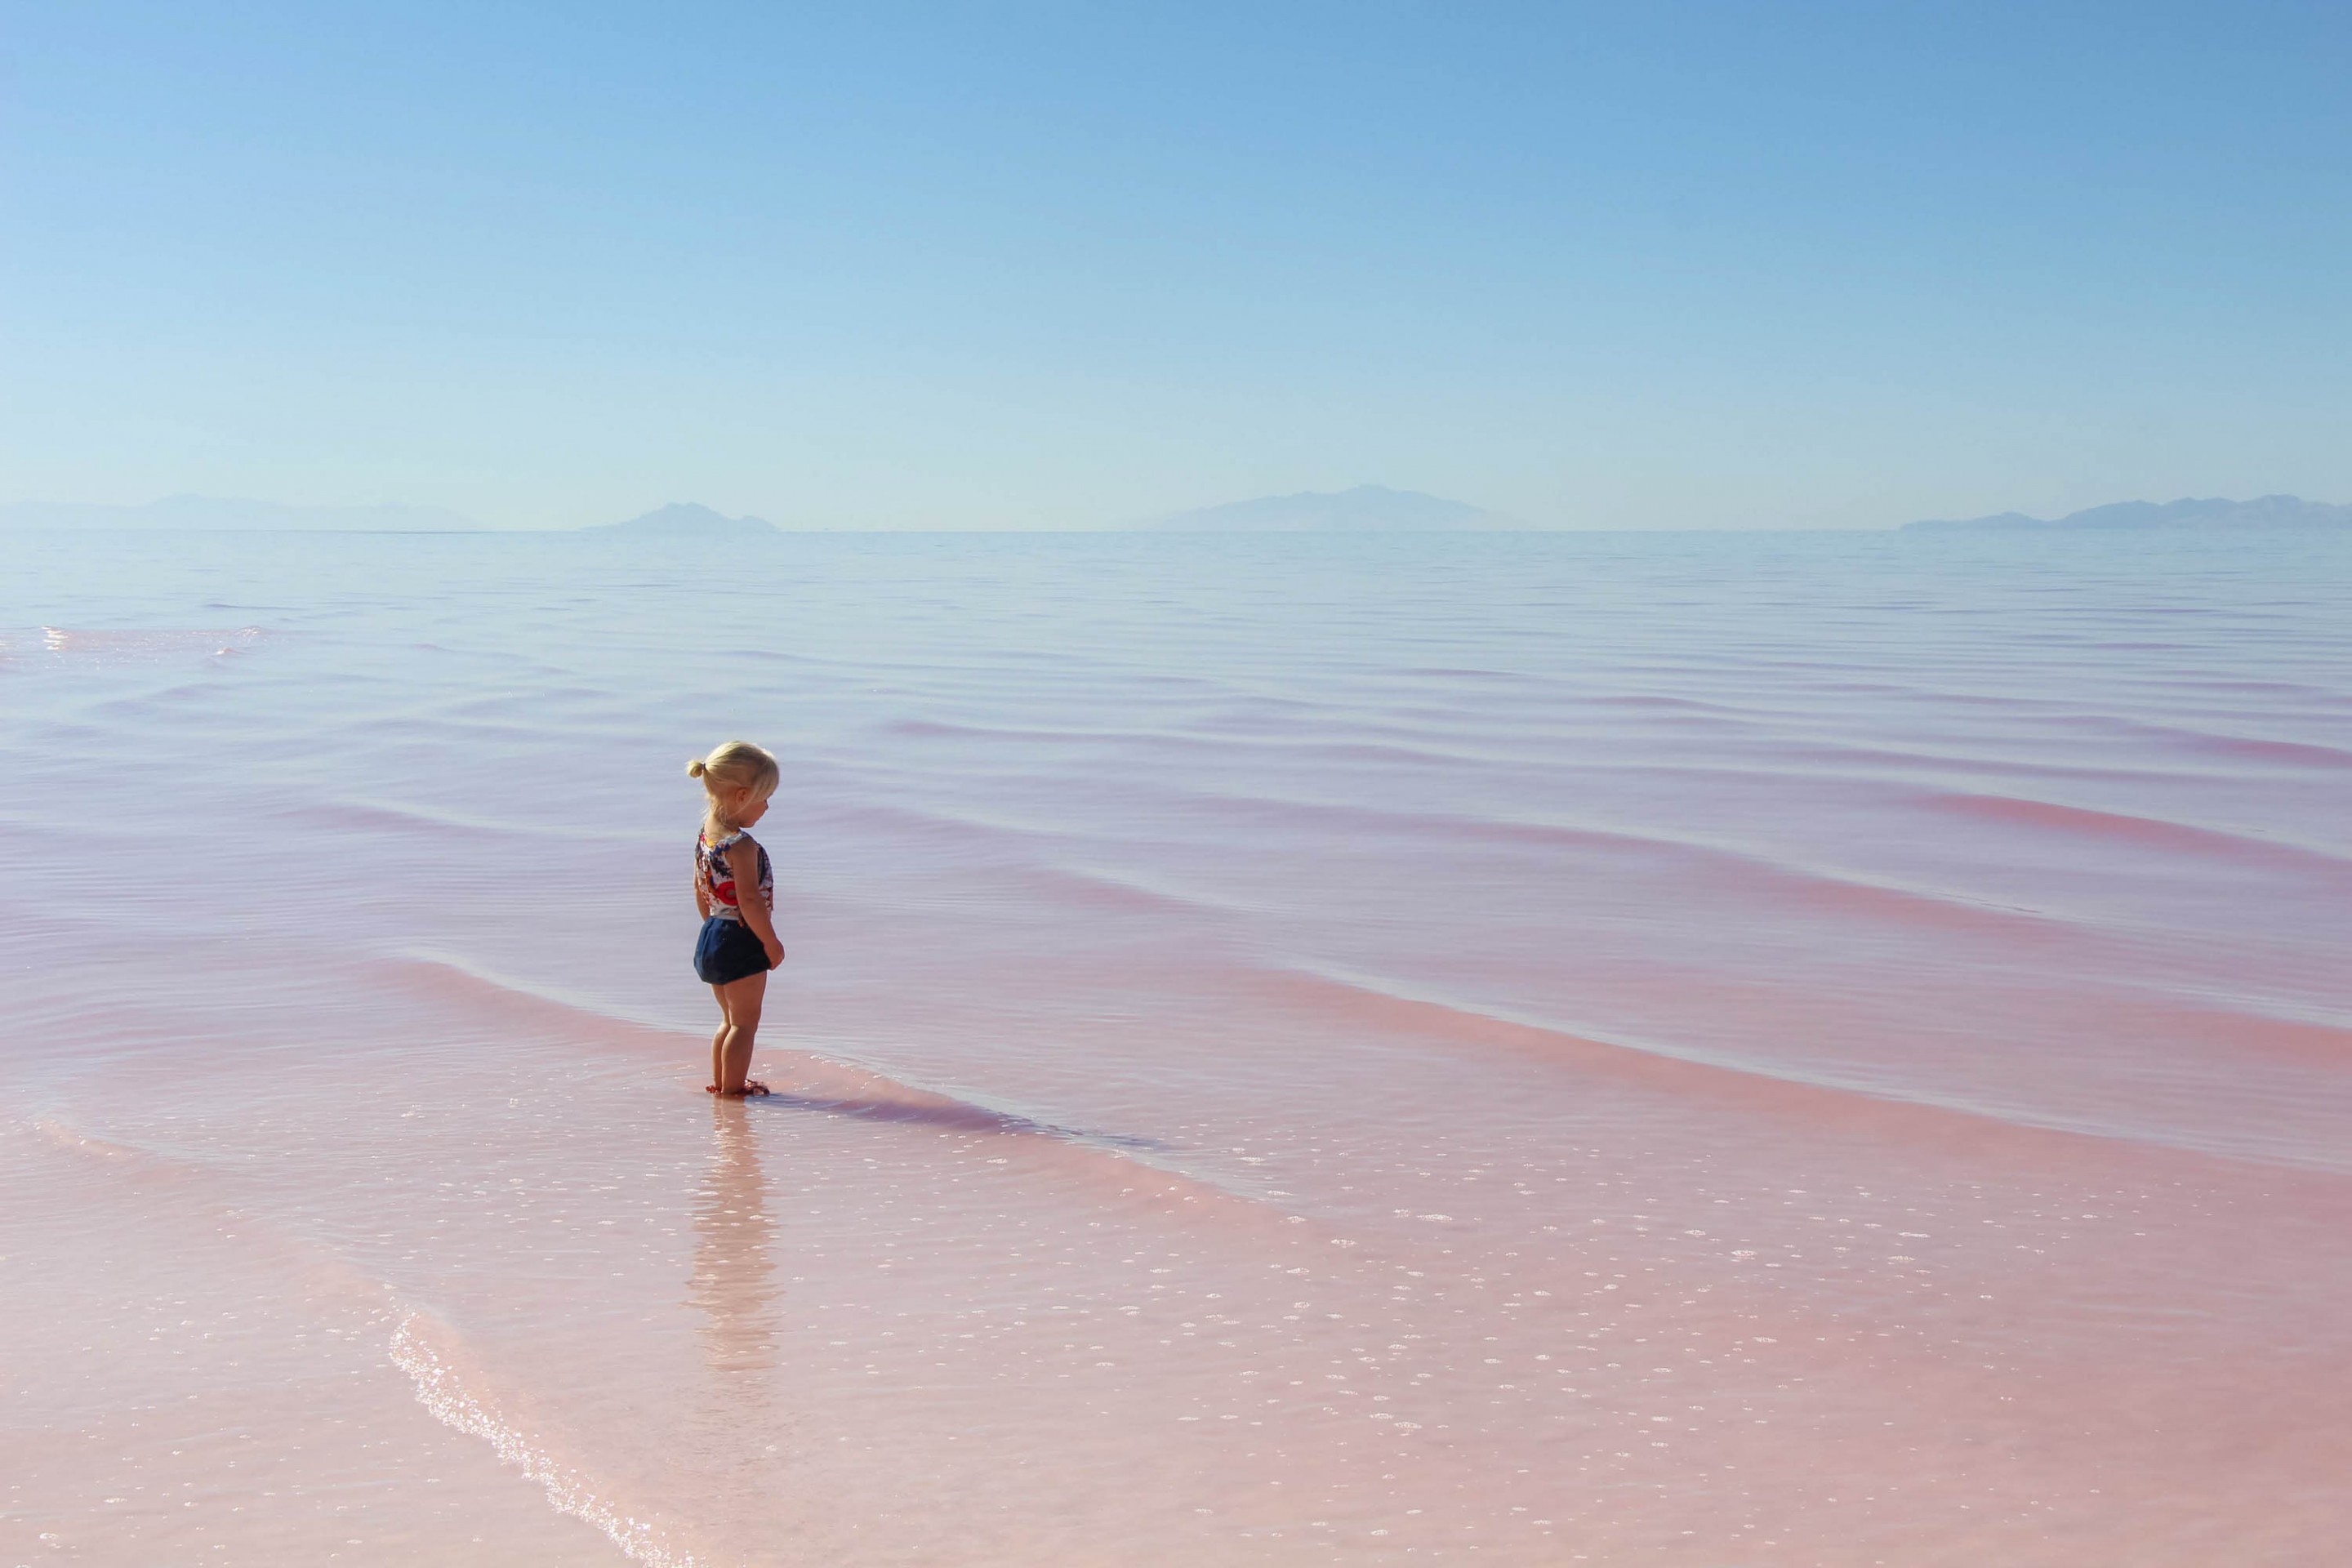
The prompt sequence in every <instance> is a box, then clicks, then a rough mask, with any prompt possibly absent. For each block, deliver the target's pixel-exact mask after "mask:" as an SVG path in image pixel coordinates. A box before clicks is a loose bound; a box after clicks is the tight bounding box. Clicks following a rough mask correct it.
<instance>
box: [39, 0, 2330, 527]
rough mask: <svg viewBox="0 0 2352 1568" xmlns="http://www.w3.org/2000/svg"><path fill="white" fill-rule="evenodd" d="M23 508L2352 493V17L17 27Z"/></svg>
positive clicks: (1756, 512)
mask: <svg viewBox="0 0 2352 1568" xmlns="http://www.w3.org/2000/svg"><path fill="white" fill-rule="evenodd" d="M0 73H5V74H0V500H119V501H142V500H152V499H153V498H155V497H157V496H160V495H163V494H166V493H171V492H176V491H194V492H198V493H204V494H212V495H237V496H253V497H261V498H268V499H273V500H289V501H299V502H309V503H337V504H343V503H363V502H380V501H401V502H408V503H414V504H423V505H436V506H446V507H452V508H455V509H457V510H461V511H465V512H469V513H471V514H473V515H475V516H477V517H478V518H480V519H482V520H483V521H487V522H491V523H494V524H500V525H513V526H526V527H541V526H554V525H569V524H573V523H580V522H591V521H611V520H614V519H617V518H621V517H626V516H630V515H633V514H634V513H635V512H638V511H642V510H647V509H649V508H650V507H653V506H655V505H657V504H659V503H661V502H663V501H667V500H700V501H704V502H707V503H709V504H711V505H713V506H717V507H719V508H720V509H721V510H727V511H730V512H738V511H752V512H757V513H759V514H761V515H762V516H765V517H768V518H770V519H772V520H774V521H779V522H793V523H808V524H830V525H833V526H840V527H905V526H940V527H985V526H1012V527H1024V526H1047V527H1071V526H1092V525H1096V524H1101V523H1113V522H1118V521H1128V520H1131V519H1134V518H1137V517H1140V516H1144V515H1148V514H1151V513H1155V512H1160V511H1166V510H1175V509H1178V508H1183V507H1190V506H1196V505H1202V504H1207V503H1211V502H1216V501H1223V500H1234V499H1236V498H1239V497H1244V496H1252V495H1259V494H1265V493H1270V492H1281V491H1287V490H1295V489H1337V488H1340V487H1343V486H1347V485H1350V484H1355V483H1360V482H1365V481H1373V482H1379V483H1384V484H1388V485H1392V486H1395V487H1398V488H1400V489H1426V490H1431V491H1434V492H1437V493H1439V494H1443V495H1446V496H1451V497H1454V498H1458V499H1461V500H1469V501H1473V502H1476V503H1478V504H1481V505H1485V506H1489V507H1494V508H1496V509H1499V510H1505V511H1508V512H1513V513H1516V514H1517V515H1520V516H1522V517H1525V518H1527V519H1528V520H1530V521H1539V522H1545V523H1557V524H1564V525H1570V526H1588V527H1664V528H1681V527H1770V526H1879V525H1884V524H1888V523H1895V522H1901V521H1907V520H1909V519H1912V518H1915V517H1921V516H1948V515H1968V514H1972V513H1977V512H1985V511H2000V510H2009V509H2012V508H2014V509H2018V510H2027V511H2032V512H2037V513H2042V514H2048V513H2052V512H2056V511H2063V510H2070V509H2072V508H2074V507H2077V506H2083V505H2088V504H2092V503H2095V502H2099V501H2107V500H2122V499H2132V498H2149V499H2158V500H2165V499H2170V498H2172V497H2175V496H2179V495H2185V494H2200V495H2211V494H2221V495H2233V496H2245V495H2252V494H2256V493H2261V492H2264V491H2275V490H2287V491H2294V492H2296V493H2300V494H2303V495H2305V496H2309V497H2313V498H2315V499H2319V500H2352V281H2347V279H2352V88H2347V82H2352V5H2347V4H2346V3H2345V0H2314V3H2309V4H2266V3H2263V0H2233V3H2231V4H2213V5H2177V4H2168V3H2167V0H2132V3H2129V4H2115V5H2089V4H2079V5H2069V4H2065V3H2063V0H2036V3H2032V4H2019V5H2011V4H1999V3H1984V0H1971V3H1963V4H1905V3H1901V0H1876V3H1871V4H1853V5H1772V4H1763V3H1759V0H1734V3H1727V4H1712V5H1710V4H1687V5H1685V4H1671V3H1669V4H1650V3H1638V4H1637V3H1633V0H1625V3H1622V4H1616V5H1574V4H1556V5H1507V4H1500V3H1497V4H1469V3H1458V4H1442V5H1441V4H1421V5H1405V4H1382V3H1379V0H1348V3H1344V4H1330V5H1309V4H1283V3H1281V0H1251V3H1249V4H1243V5H1225V4H1218V3H1207V0H1184V3H1182V4H1166V5H1141V4H1117V3H1108V0H1106V3H1099V4H1094V5H1025V4H1013V3H1004V4H994V5H919V6H918V5H888V4H830V5H822V6H816V5H811V6H793V5H772V4H760V5H695V4H678V3H673V4H669V5H645V4H638V5H626V6H623V5H600V4H592V3H587V0H568V3H565V4H521V3H507V0H457V3H451V4H380V5H367V4H323V3H321V4H312V5H278V4H268V3H266V0H247V3H242V4H235V5H229V4H214V3H208V0H168V3H163V4H155V5H121V4H113V3H110V0H74V3H73V4H69V5H55V4H46V3H42V4H35V3H28V0H5V4H0Z"/></svg>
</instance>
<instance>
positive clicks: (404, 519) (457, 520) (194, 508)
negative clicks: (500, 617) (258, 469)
mask: <svg viewBox="0 0 2352 1568" xmlns="http://www.w3.org/2000/svg"><path fill="white" fill-rule="evenodd" d="M0 528H62V529H73V530H76V531H80V530H90V531H110V530H113V529H141V530H147V531H168V530H182V529H184V530H190V531H197V530H205V529H231V530H237V529H257V530H263V531H271V532H285V531H292V532H331V533H479V532H481V531H482V525H481V524H480V523H478V522H476V521H474V520H473V519H472V518H470V517H466V516H463V515H462V514H460V513H457V512H454V511H445V510H442V509H441V508H439V507H431V506H289V505H287V504H286V503H285V502H283V501H271V500H229V499H226V498H223V497H219V496H166V497H164V498H163V500H154V501H149V502H147V503H146V504H145V505H143V506H115V505H109V504H107V503H104V502H95V501H16V502H14V503H12V504H10V505H6V506H0Z"/></svg>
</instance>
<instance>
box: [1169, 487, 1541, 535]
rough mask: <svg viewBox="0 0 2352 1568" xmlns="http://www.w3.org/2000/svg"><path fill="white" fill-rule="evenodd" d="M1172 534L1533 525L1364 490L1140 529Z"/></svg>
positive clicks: (1415, 493) (1236, 504) (1316, 494)
mask: <svg viewBox="0 0 2352 1568" xmlns="http://www.w3.org/2000/svg"><path fill="white" fill-rule="evenodd" d="M1137 526H1138V527H1139V528H1145V529H1151V530H1156V531H1163V532H1170V533H1491V532H1499V531H1508V530H1517V529H1524V528H1526V527H1527V526H1528V525H1527V524H1526V523H1524V522H1520V521H1517V519H1515V518H1508V517H1505V516H1504V515H1503V514H1502V513H1500V512H1494V511H1488V510H1486V509H1485V508H1483V507H1475V506H1471V505H1469V504H1468V503H1466V502H1464V501H1458V500H1445V499H1444V498H1443V497H1441V496H1432V495H1423V494H1422V493H1421V492H1420V491H1419V490H1392V489H1388V488H1387V487H1386V486H1384V485H1358V486H1357V487H1356V488H1355V489H1349V490H1328V491H1327V490H1301V491H1299V492H1298V493H1297V495H1287V496H1261V497H1259V498H1258V499H1257V500H1237V501H1228V502H1226V503H1225V504H1224V505H1223V506H1208V507H1202V508H1201V509H1200V510H1197V511H1180V512H1176V513H1174V514H1173V515H1171V516H1168V517H1156V518H1153V519H1151V520H1150V521H1147V522H1143V523H1139V524H1138V525H1137Z"/></svg>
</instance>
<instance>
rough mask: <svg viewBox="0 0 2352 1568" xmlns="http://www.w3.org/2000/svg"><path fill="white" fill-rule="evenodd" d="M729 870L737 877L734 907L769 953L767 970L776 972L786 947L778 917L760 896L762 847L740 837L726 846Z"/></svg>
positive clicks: (782, 959)
mask: <svg viewBox="0 0 2352 1568" xmlns="http://www.w3.org/2000/svg"><path fill="white" fill-rule="evenodd" d="M727 869H728V870H729V872H730V873H731V874H732V875H733V876H734V878H735V906H736V908H738V909H740V910H742V911H743V923H744V924H745V925H747V926H750V927H751V934H752V935H753V936H756V937H758V938H759V939H760V945H761V947H764V948H766V949H767V950H768V967H769V968H771V969H773V968H774V967H775V966H776V965H778V964H779V963H782V962H783V961H784V944H783V942H782V940H781V939H779V938H778V937H777V935H776V921H775V917H774V916H773V915H772V914H770V913H769V912H768V904H767V900H764V899H762V898H761V897H760V847H759V846H758V845H756V844H754V843H752V842H751V840H750V839H748V838H738V839H737V840H736V841H735V842H734V843H732V844H730V845H729V846H728V847H727Z"/></svg>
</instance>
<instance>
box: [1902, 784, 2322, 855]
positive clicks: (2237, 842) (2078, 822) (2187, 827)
mask: <svg viewBox="0 0 2352 1568" xmlns="http://www.w3.org/2000/svg"><path fill="white" fill-rule="evenodd" d="M1927 805H1929V806H1931V807H1932V808H1934V809H1936V810H1938V811H1944V812H1948V813H1951V814H1953V815H1955V816H1969V817H1974V818H1977V819H1978V820H1979V821H1985V822H1993V823H1999V824H2000V825H2002V826H2016V827H2030V828H2039V829H2042V830H2045V831H2049V832H2055V833H2065V834H2071V835H2075V836H2078V837H2092V838H2100V839H2106V840H2110V841H2115V842H2121V843H2127V844H2135V845H2139V846H2141V847H2147V848H2151V849H2168V850H2172V851H2175V852H2179V853H2188V854H2198V855H2208V856H2212V855H2220V856H2226V857H2228V858H2232V859H2240V860H2248V861H2263V862H2267V863H2270V864H2273V865H2280V866H2287V867H2292V868H2295V869H2299V870H2304V871H2311V870H2328V871H2336V872H2341V871H2343V870H2344V869H2346V868H2347V862H2346V860H2345V859H2344V858H2343V857H2341V856H2339V855H2336V854H2334V853H2332V852H2331V851H2328V850H2326V849H2321V848H2317V847H2313V846H2309V845H2302V844H2295V843H2292V842H2290V841H2288V840H2285V839H2279V838H2267V837H2253V836H2252V835H2250V834H2242V833H2232V832H2230V831H2228V830H2227V829H2224V828H2219V827H2203V826H2197V825H2195V824H2192V823H2186V822H2174V821H2171V820H2169V819H2168V818H2164V817H2156V816H2134V815H2132V814H2130V813H2127V812H2116V811H2098V810H2094V809H2092V808H2090V807H2088V806H2080V805H2059V804H2057V803H2056V802H2054V801H2046V800H2028V799H2024V798H2022V797H2021V796H2017V795H1951V794H1947V795H1932V796H1930V797H1928V800H1927Z"/></svg>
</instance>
